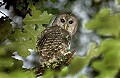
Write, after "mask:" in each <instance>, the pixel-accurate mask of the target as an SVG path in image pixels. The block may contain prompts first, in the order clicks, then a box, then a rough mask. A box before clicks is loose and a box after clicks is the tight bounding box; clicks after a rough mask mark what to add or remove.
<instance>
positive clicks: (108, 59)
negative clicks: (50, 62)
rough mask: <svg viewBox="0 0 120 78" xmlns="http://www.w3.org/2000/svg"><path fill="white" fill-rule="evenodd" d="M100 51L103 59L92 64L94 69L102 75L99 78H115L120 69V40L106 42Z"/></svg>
mask: <svg viewBox="0 0 120 78" xmlns="http://www.w3.org/2000/svg"><path fill="white" fill-rule="evenodd" d="M98 51H99V53H101V54H102V55H103V58H102V60H96V61H95V62H93V63H92V67H93V68H94V69H95V70H96V71H98V72H99V73H100V74H99V75H98V76H97V78H106V77H109V78H114V77H115V76H116V74H117V73H118V71H119V69H120V40H114V39H111V40H104V41H103V42H102V43H101V45H100V47H99V49H98Z"/></svg>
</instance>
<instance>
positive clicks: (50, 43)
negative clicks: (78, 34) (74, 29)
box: [37, 26, 71, 62]
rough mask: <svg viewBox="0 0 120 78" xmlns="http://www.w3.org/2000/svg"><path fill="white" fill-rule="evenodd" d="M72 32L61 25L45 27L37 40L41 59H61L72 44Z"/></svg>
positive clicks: (43, 60)
mask: <svg viewBox="0 0 120 78" xmlns="http://www.w3.org/2000/svg"><path fill="white" fill-rule="evenodd" d="M70 41H71V36H70V34H69V33H68V32H67V31H66V30H64V29H63V28H61V27H59V26H52V27H50V28H48V29H45V30H44V31H43V32H42V33H41V35H40V36H39V37H38V40H37V48H38V52H39V54H40V56H41V57H40V61H41V62H46V61H49V60H52V59H59V58H61V57H63V56H64V55H65V53H66V52H67V50H68V48H69V46H70Z"/></svg>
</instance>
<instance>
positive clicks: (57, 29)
mask: <svg viewBox="0 0 120 78" xmlns="http://www.w3.org/2000/svg"><path fill="white" fill-rule="evenodd" d="M77 26H78V19H77V17H76V16H75V15H73V14H70V13H62V14H59V15H58V16H57V17H56V19H55V20H54V22H53V23H52V26H50V27H48V28H46V29H45V30H44V31H42V32H41V33H40V35H38V38H37V50H38V52H39V55H40V62H41V65H39V66H38V67H36V73H37V76H40V75H42V74H43V72H44V70H45V69H47V68H50V69H60V68H61V67H62V66H64V65H68V64H69V62H70V60H71V58H72V56H73V54H74V52H75V51H74V50H73V51H71V52H70V51H69V49H70V44H71V38H72V36H73V35H74V34H75V32H76V30H77Z"/></svg>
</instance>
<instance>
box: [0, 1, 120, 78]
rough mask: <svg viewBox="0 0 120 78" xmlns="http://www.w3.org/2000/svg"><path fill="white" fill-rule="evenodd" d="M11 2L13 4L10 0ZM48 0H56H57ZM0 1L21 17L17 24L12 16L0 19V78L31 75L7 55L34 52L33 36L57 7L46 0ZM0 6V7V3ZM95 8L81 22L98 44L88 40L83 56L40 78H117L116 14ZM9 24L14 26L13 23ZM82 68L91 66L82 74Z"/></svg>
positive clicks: (119, 28) (119, 17) (119, 29)
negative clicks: (47, 4)
mask: <svg viewBox="0 0 120 78" xmlns="http://www.w3.org/2000/svg"><path fill="white" fill-rule="evenodd" d="M11 1H12V2H13V3H10V2H11ZM50 1H51V2H52V3H56V2H57V0H50ZM105 1H106V2H107V1H109V0H105ZM118 1H119V2H120V0H118ZM3 2H4V3H6V9H9V8H10V6H11V5H12V6H13V7H14V11H15V15H19V16H21V17H22V18H23V20H22V23H21V25H18V24H17V23H15V22H14V21H13V19H12V18H9V17H1V18H0V78H35V73H34V69H29V70H27V69H23V68H22V61H18V60H16V59H14V58H12V57H11V56H13V52H18V54H20V55H21V56H23V57H27V56H28V55H29V51H28V49H34V50H35V51H36V37H37V35H38V34H39V33H40V32H41V31H42V30H44V29H45V26H46V24H49V23H50V21H51V19H52V17H53V16H54V15H56V14H58V13H59V12H61V10H60V9H57V8H52V7H46V6H45V4H46V2H47V0H41V1H39V0H3ZM73 2H74V0H70V1H68V2H67V4H66V5H65V7H64V8H65V10H67V11H69V10H70V9H69V8H68V6H70V5H71V4H72V3H73ZM4 3H3V5H4ZM101 3H102V0H101V1H100V2H96V3H95V2H93V4H92V7H96V8H97V9H98V8H99V7H100V5H101ZM0 5H1V6H2V3H1V4H0ZM1 6H0V7H1ZM99 9H100V8H99ZM99 9H98V11H96V14H95V15H94V16H93V17H92V18H91V20H90V21H88V22H87V23H86V24H85V28H86V29H88V30H93V32H94V33H96V34H97V35H98V36H99V37H101V43H100V44H99V45H97V44H96V43H94V42H91V46H90V48H89V50H88V53H87V54H86V55H85V56H75V57H74V58H73V60H72V61H71V63H70V65H69V66H68V67H63V69H62V70H61V71H54V70H47V71H46V72H45V74H44V75H43V78H52V77H60V78H62V77H71V78H73V77H74V78H89V77H93V78H94V77H96V78H119V77H120V13H119V12H118V13H113V12H112V11H111V10H110V9H109V8H102V9H100V10H99ZM12 23H14V24H16V25H15V26H13V25H12ZM85 68H88V69H91V70H89V71H86V72H88V74H87V73H82V71H83V69H85ZM80 72H81V73H80Z"/></svg>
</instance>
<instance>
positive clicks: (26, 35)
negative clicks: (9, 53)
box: [10, 11, 52, 56]
mask: <svg viewBox="0 0 120 78" xmlns="http://www.w3.org/2000/svg"><path fill="white" fill-rule="evenodd" d="M51 18H52V15H51V14H50V15H49V14H47V12H43V13H42V14H41V15H40V11H35V12H34V13H33V15H32V16H30V15H27V16H26V17H25V19H24V20H23V21H24V23H25V26H24V27H23V30H20V29H16V30H15V33H14V34H13V35H11V37H10V39H11V40H12V41H14V40H15V44H16V46H17V48H16V49H17V50H16V51H17V52H19V54H20V55H22V56H27V55H28V53H29V52H28V49H29V48H31V49H34V50H36V39H37V36H38V34H40V32H41V31H42V30H44V27H43V26H42V24H48V23H49V21H50V19H51Z"/></svg>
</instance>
